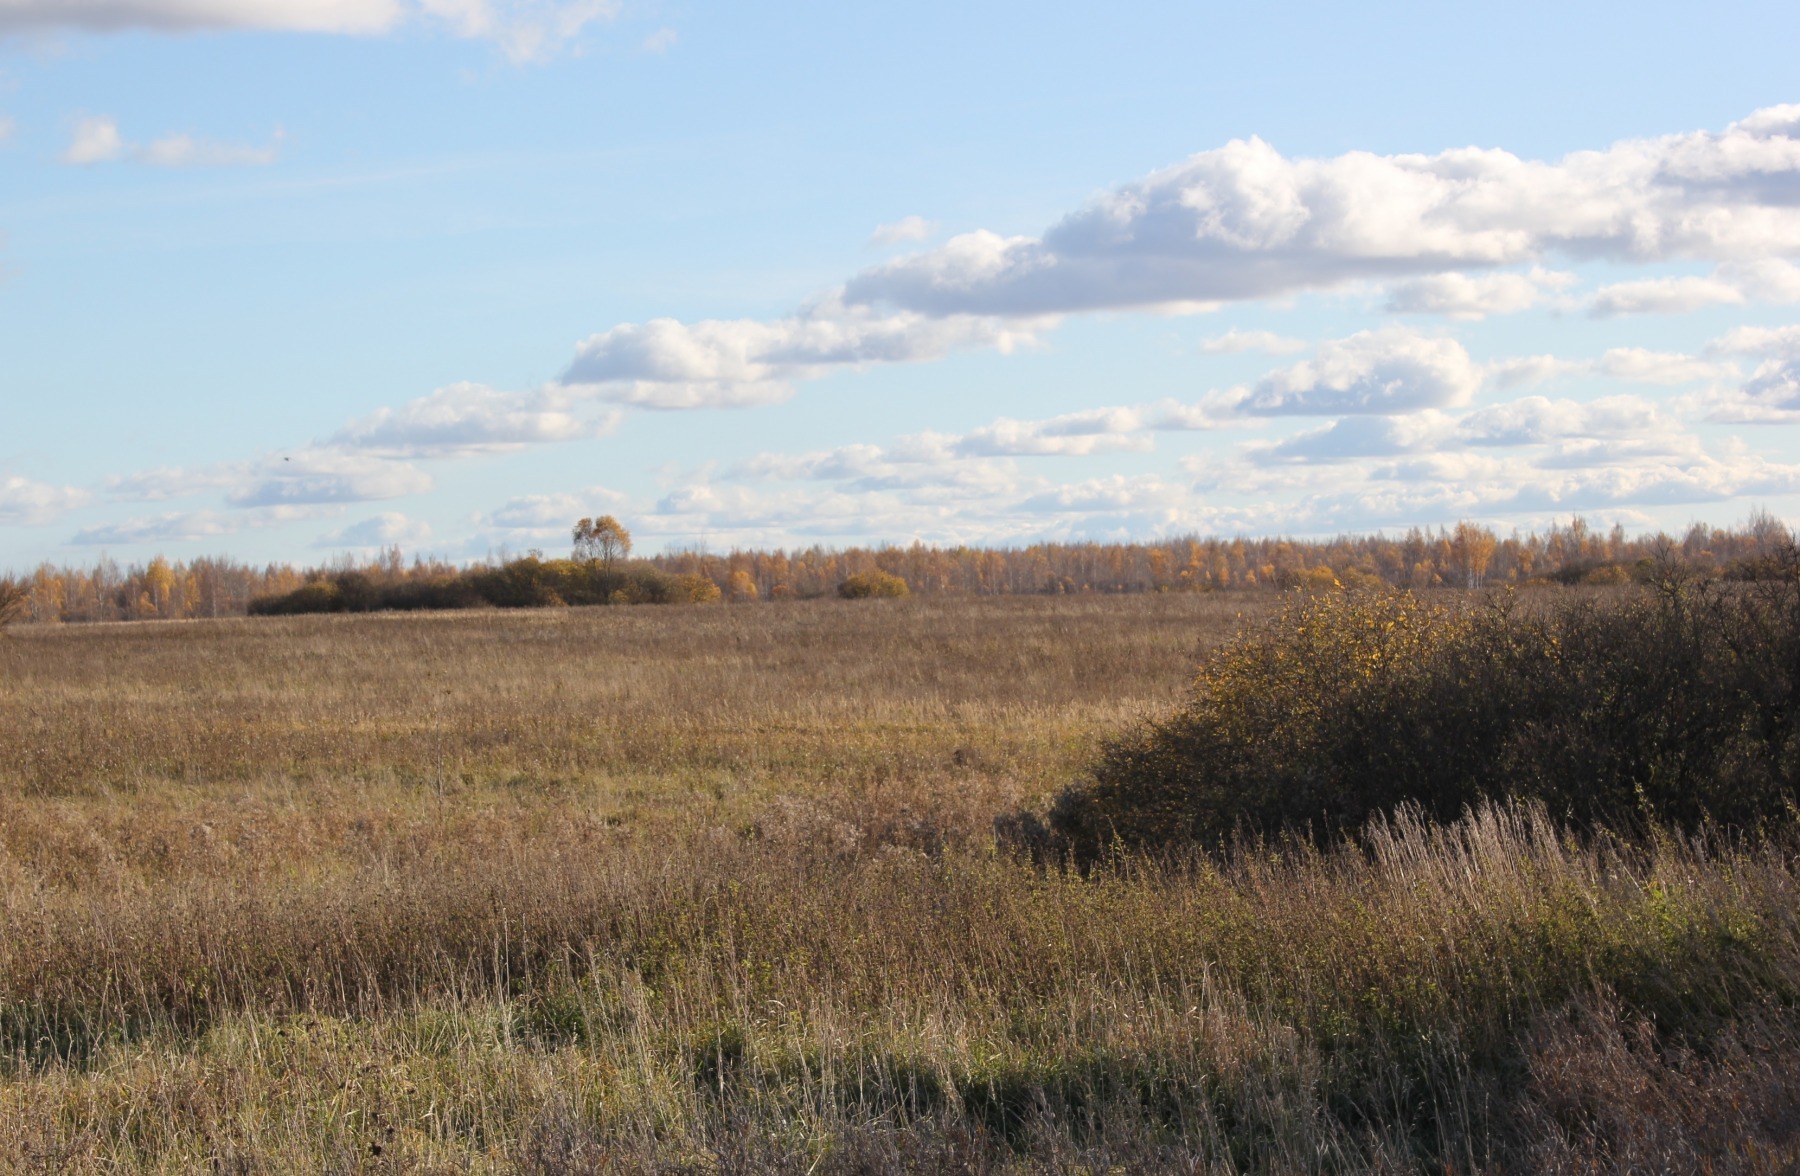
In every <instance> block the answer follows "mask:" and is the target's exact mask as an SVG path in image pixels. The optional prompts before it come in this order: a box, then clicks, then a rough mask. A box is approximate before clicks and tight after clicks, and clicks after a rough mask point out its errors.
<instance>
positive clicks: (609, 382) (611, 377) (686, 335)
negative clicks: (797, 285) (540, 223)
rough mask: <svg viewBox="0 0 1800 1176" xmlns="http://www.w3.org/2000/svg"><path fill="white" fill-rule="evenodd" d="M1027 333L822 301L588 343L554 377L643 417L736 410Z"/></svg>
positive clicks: (613, 334) (629, 329) (631, 328)
mask: <svg viewBox="0 0 1800 1176" xmlns="http://www.w3.org/2000/svg"><path fill="white" fill-rule="evenodd" d="M1031 338H1032V333H1031V326H1030V324H1025V325H1020V324H1016V323H1006V322H1003V321H1001V320H997V319H989V318H979V317H975V316H970V315H952V316H949V317H947V318H933V317H930V316H927V315H923V314H916V313H901V314H878V313H875V312H873V311H870V310H868V309H867V308H857V307H845V306H844V305H843V304H842V303H841V302H839V301H837V300H836V299H826V300H823V301H822V302H820V303H818V304H816V305H814V306H812V307H809V308H807V309H805V310H803V311H802V312H800V313H798V314H795V315H791V316H789V317H787V318H783V319H775V320H759V319H726V320H720V319H708V320H704V321H701V322H697V323H683V322H680V321H677V320H675V319H652V320H650V321H649V322H646V323H626V324H624V325H621V326H617V327H614V328H612V329H611V330H608V331H603V332H601V333H599V334H596V335H593V336H590V337H589V338H588V339H587V340H585V341H584V342H583V343H581V344H580V345H579V346H578V347H577V348H576V353H575V359H574V361H573V362H572V363H570V364H569V366H568V368H567V369H566V370H565V371H564V372H563V374H562V376H561V377H560V379H561V381H562V383H563V384H565V385H572V386H578V387H586V388H590V389H592V390H593V391H594V393H595V394H597V395H599V396H601V397H602V398H603V399H606V400H610V401H614V402H616V403H621V404H630V405H635V406H638V407H642V408H662V409H680V408H737V407H743V406H745V405H752V404H767V403H771V402H774V401H777V400H781V399H785V398H786V397H787V396H790V395H792V393H793V387H792V383H791V382H792V381H794V380H799V379H811V378H815V377H818V376H821V375H824V374H826V373H828V372H831V371H834V370H844V369H854V368H861V367H866V366H868V365H870V364H875V363H905V362H911V361H916V360H927V359H938V358H941V357H942V356H944V355H947V354H949V353H950V352H951V351H955V350H959V349H962V348H968V347H978V346H979V347H998V348H1000V349H1002V350H1008V349H1010V348H1012V347H1013V346H1016V345H1018V344H1019V343H1022V342H1026V341H1029V340H1030V339H1031Z"/></svg>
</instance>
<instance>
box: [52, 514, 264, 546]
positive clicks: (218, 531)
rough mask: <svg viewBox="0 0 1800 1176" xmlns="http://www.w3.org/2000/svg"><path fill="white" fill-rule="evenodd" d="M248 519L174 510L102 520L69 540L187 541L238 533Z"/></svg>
mask: <svg viewBox="0 0 1800 1176" xmlns="http://www.w3.org/2000/svg"><path fill="white" fill-rule="evenodd" d="M244 522H245V520H244V519H243V518H242V517H239V516H234V515H226V514H220V513H218V512H215V511H205V510H201V511H172V512H170V513H167V514H159V515H144V516H140V517H138V518H131V519H120V520H118V521H117V522H111V523H102V524H100V525H98V526H93V527H86V528H83V529H82V530H80V531H77V532H75V534H74V536H72V537H71V538H70V540H69V542H71V543H79V544H83V545H85V546H97V547H128V546H130V545H132V544H135V543H183V542H187V541H189V540H193V539H215V538H218V537H220V536H224V535H235V534H237V532H238V531H239V530H240V529H242V527H243V524H244Z"/></svg>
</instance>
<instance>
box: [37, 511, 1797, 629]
mask: <svg viewBox="0 0 1800 1176" xmlns="http://www.w3.org/2000/svg"><path fill="white" fill-rule="evenodd" d="M572 536H573V539H574V545H575V555H576V558H575V559H573V560H562V559H545V558H544V557H543V555H542V554H541V553H535V552H534V553H532V554H529V555H527V556H525V557H523V558H521V559H516V560H504V559H502V560H489V561H486V562H482V563H478V564H476V565H474V566H472V567H467V568H463V567H458V566H456V565H453V564H449V563H445V562H442V561H436V560H429V559H414V560H413V561H412V562H411V563H408V562H407V561H406V560H405V559H404V558H403V557H402V555H401V553H400V551H399V550H398V549H397V548H396V549H393V550H390V551H388V552H386V553H385V554H383V555H382V556H381V557H380V558H379V559H376V560H374V561H372V562H368V563H358V562H356V561H353V560H339V561H335V562H334V563H333V564H331V565H330V566H328V567H323V568H311V569H303V568H297V567H293V566H291V565H287V564H270V565H268V566H266V567H262V568H256V567H250V566H246V565H243V564H239V563H235V562H233V561H231V560H224V559H198V560H194V561H191V562H189V563H180V562H175V563H171V562H170V561H168V560H166V559H163V558H161V557H158V558H156V559H153V560H151V561H150V562H149V563H148V564H144V565H138V566H134V567H129V568H122V567H120V566H119V565H118V564H116V563H114V562H113V561H111V560H109V559H105V558H102V559H101V560H100V561H99V562H97V563H96V564H95V565H94V566H93V567H92V568H81V567H62V568H57V567H53V566H51V565H49V564H44V565H42V566H40V567H38V568H37V569H36V570H34V571H33V572H32V573H31V574H30V575H29V576H26V577H24V578H23V581H22V582H23V583H25V584H26V585H27V586H28V588H29V592H30V599H29V602H28V606H27V609H26V614H25V617H24V619H28V620H32V621H37V622H41V623H56V622H75V621H103V620H167V619H183V618H190V619H191V618H197V617H226V616H242V615H244V614H245V613H246V612H247V611H255V609H254V608H253V602H255V601H258V600H259V599H260V600H263V601H264V602H265V605H264V606H263V610H264V611H274V612H289V613H291V612H300V611H314V612H316V611H326V612H332V611H339V612H342V611H348V612H356V611H366V610H370V609H376V608H394V609H420V608H470V607H479V606H482V605H496V606H499V607H535V606H544V605H554V604H558V603H560V604H606V603H666V602H669V601H673V600H678V601H682V602H700V603H704V602H708V601H719V600H724V601H729V602H731V603H735V604H742V603H749V602H751V601H757V600H770V601H773V600H787V599H795V598H799V599H810V598H814V597H820V596H829V595H831V594H833V593H836V592H839V591H841V589H842V585H844V584H845V583H848V582H860V581H861V580H864V579H866V578H868V577H870V576H874V575H880V576H884V577H895V578H897V579H899V580H901V581H903V582H904V583H905V585H906V588H907V592H908V593H909V594H910V595H915V596H1025V595H1048V596H1067V595H1096V594H1097V595H1128V594H1137V593H1162V592H1221V591H1258V592H1261V591H1270V590H1277V589H1288V588H1304V587H1309V586H1311V587H1321V586H1323V587H1372V586H1378V585H1383V584H1385V585H1388V586H1390V587H1399V588H1410V589H1422V588H1480V587H1483V586H1489V587H1494V586H1501V585H1524V584H1561V585H1576V584H1597V585H1605V584H1622V583H1627V582H1630V581H1632V580H1634V579H1641V578H1643V577H1644V576H1645V575H1646V574H1648V573H1649V572H1650V571H1651V569H1652V568H1653V566H1654V565H1655V564H1656V563H1658V562H1666V561H1667V560H1668V559H1670V558H1676V559H1679V560H1681V561H1682V562H1683V563H1685V564H1687V565H1689V566H1691V567H1693V568H1696V569H1700V570H1702V571H1704V572H1705V573H1706V574H1707V575H1710V576H1714V577H1722V578H1726V579H1744V578H1754V577H1756V576H1757V575H1759V574H1760V567H1761V562H1762V561H1763V560H1764V559H1766V558H1767V556H1768V553H1769V552H1770V551H1771V550H1775V549H1778V548H1779V547H1780V546H1781V545H1782V544H1783V543H1785V542H1786V541H1787V540H1788V532H1787V528H1786V527H1785V526H1784V525H1783V524H1782V523H1780V522H1779V521H1777V520H1776V519H1774V518H1772V517H1770V516H1768V515H1766V514H1756V515H1752V516H1751V518H1750V519H1749V520H1748V521H1747V522H1746V523H1745V524H1744V525H1743V526H1742V527H1737V528H1717V527H1708V526H1706V525H1704V524H1698V523H1697V524H1695V525H1694V526H1692V527H1690V528H1689V529H1688V530H1687V531H1686V532H1685V534H1683V535H1682V536H1681V537H1679V538H1673V537H1670V536H1667V535H1660V534H1659V535H1642V536H1637V537H1629V536H1627V535H1626V534H1625V531H1624V529H1623V528H1621V527H1617V526H1615V527H1614V528H1612V530H1610V531H1608V532H1604V533H1603V532H1601V531H1598V530H1595V529H1594V528H1592V527H1590V526H1589V525H1588V523H1587V522H1586V521H1584V520H1582V519H1580V518H1575V519H1571V520H1570V521H1569V523H1568V524H1567V525H1566V526H1560V525H1559V526H1552V527H1550V528H1549V529H1548V530H1546V531H1543V532H1541V533H1531V534H1523V535H1521V534H1513V535H1511V536H1508V537H1506V538H1501V537H1499V536H1497V535H1495V534H1494V533H1493V532H1492V531H1490V530H1488V529H1486V528H1484V527H1480V526H1476V525H1474V524H1471V523H1459V524H1457V526H1455V527H1454V528H1439V529H1436V530H1421V529H1419V528H1416V527H1415V528H1413V529H1412V530H1410V531H1408V532H1407V533H1406V534H1405V535H1403V536H1399V537H1397V538H1396V537H1387V536H1382V535H1363V536H1340V537H1338V538H1335V539H1326V540H1292V539H1281V538H1271V539H1245V538H1241V537H1240V538H1234V539H1222V538H1202V537H1199V536H1188V537H1181V538H1174V539H1165V540H1161V541H1158V542H1154V543H1040V544H1033V545H1031V546H1027V547H1013V548H990V547H927V546H925V545H924V544H920V543H915V544H913V545H912V546H910V547H879V548H848V549H829V548H823V547H811V548H807V549H805V550H799V551H781V550H776V551H733V552H731V553H729V554H726V555H712V554H708V553H705V552H698V551H675V552H671V553H668V554H664V555H659V556H655V557H653V558H651V559H648V560H637V561H627V560H626V559H625V557H626V556H627V555H629V553H630V550H631V536H630V533H629V532H627V531H626V530H625V528H624V527H623V526H622V525H621V524H620V523H619V521H618V520H617V519H614V518H612V517H611V516H602V517H601V518H599V519H582V520H580V521H579V522H578V523H577V524H576V525H575V527H574V530H573V532H572ZM590 564H592V565H597V566H598V567H599V568H600V569H601V570H602V572H603V573H604V574H603V575H594V574H592V573H591V572H590V570H589V568H588V566H587V565H590ZM670 577H674V579H670ZM603 581H604V583H603ZM853 591H854V590H853ZM277 598H287V601H286V603H285V604H283V603H281V602H279V601H278V599H277Z"/></svg>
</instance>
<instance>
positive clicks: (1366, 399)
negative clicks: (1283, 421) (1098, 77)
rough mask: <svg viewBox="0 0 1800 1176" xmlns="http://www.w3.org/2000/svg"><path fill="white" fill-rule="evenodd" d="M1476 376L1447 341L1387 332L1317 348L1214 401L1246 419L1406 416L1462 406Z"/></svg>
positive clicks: (1475, 370) (1459, 349)
mask: <svg viewBox="0 0 1800 1176" xmlns="http://www.w3.org/2000/svg"><path fill="white" fill-rule="evenodd" d="M1480 386H1481V370H1480V369H1479V368H1478V367H1477V366H1476V365H1475V363H1474V361H1473V360H1471V359H1470V358H1469V353H1468V352H1467V351H1466V350H1464V348H1463V345H1462V344H1461V343H1458V342H1457V341H1456V340H1454V339H1448V338H1440V337H1437V336H1431V335H1420V334H1417V333H1415V332H1412V331H1406V330H1401V329H1397V328H1388V329H1386V330H1381V331H1360V332H1358V333H1357V334H1354V335H1351V336H1350V337H1349V338H1346V339H1334V340H1331V341H1330V342H1327V343H1324V344H1321V345H1320V347H1319V350H1318V352H1317V353H1316V354H1315V355H1314V357H1313V358H1312V359H1308V360H1302V361H1301V362H1299V363H1297V364H1295V365H1294V366H1292V367H1289V368H1283V369H1281V370H1279V371H1274V372H1270V373H1269V374H1268V375H1266V376H1264V377H1263V378H1262V379H1260V380H1258V381H1257V382H1256V383H1255V384H1254V385H1252V386H1251V387H1250V388H1248V389H1241V390H1238V391H1236V392H1233V393H1230V394H1229V395H1228V397H1226V398H1221V400H1220V407H1226V406H1229V407H1230V408H1231V409H1233V410H1235V411H1236V412H1238V413H1241V414H1244V415H1249V416H1338V415H1343V414H1358V413H1379V414H1392V413H1404V412H1414V411H1417V410H1419V409H1426V408H1447V407H1452V406H1455V405H1461V404H1466V403H1467V402H1468V400H1469V398H1470V397H1471V396H1473V395H1474V394H1475V391H1476V389H1477V388H1479V387H1480Z"/></svg>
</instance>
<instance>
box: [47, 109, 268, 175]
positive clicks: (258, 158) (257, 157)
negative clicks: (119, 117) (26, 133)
mask: <svg viewBox="0 0 1800 1176" xmlns="http://www.w3.org/2000/svg"><path fill="white" fill-rule="evenodd" d="M281 138H282V136H281V133H280V132H279V131H277V132H276V134H275V137H274V140H273V141H272V142H270V144H269V145H268V146H266V147H250V146H245V145H242V144H235V143H216V142H213V141H211V140H207V139H196V138H194V137H193V136H192V135H186V134H180V135H168V136H165V137H164V138H161V139H157V140H156V141H155V142H153V143H151V144H149V145H148V146H138V145H136V144H133V143H128V142H126V141H125V138H124V136H122V135H121V134H120V133H119V124H118V122H117V121H116V120H115V119H112V118H109V117H107V116H105V115H96V116H93V117H90V118H84V119H81V120H80V121H78V122H77V123H76V124H75V129H74V132H73V133H72V134H71V135H70V138H69V145H68V147H67V148H66V149H64V151H63V153H62V161H63V162H64V163H72V164H93V163H112V162H115V161H117V160H122V159H128V160H131V161H132V162H134V163H142V164H146V165H148V166H150V167H262V166H267V165H268V164H271V163H274V162H275V160H276V158H277V157H278V155H279V153H280V150H279V145H280V142H281Z"/></svg>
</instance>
